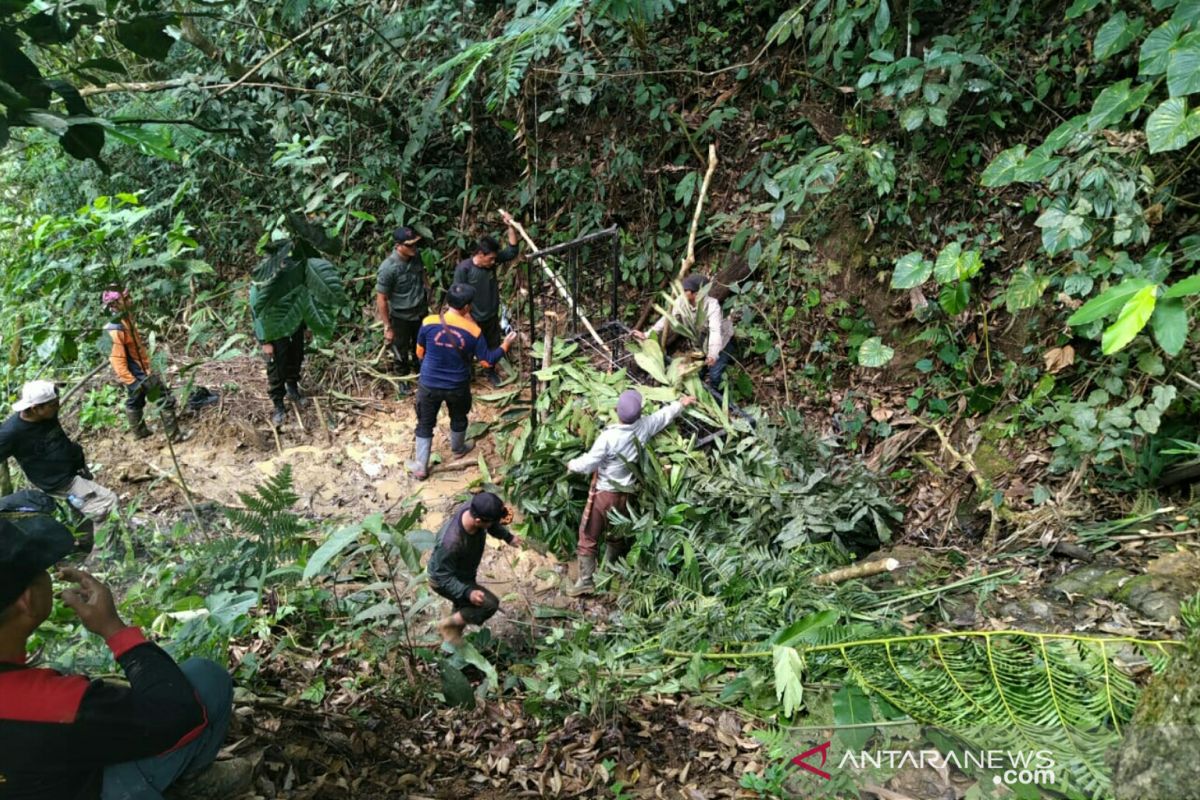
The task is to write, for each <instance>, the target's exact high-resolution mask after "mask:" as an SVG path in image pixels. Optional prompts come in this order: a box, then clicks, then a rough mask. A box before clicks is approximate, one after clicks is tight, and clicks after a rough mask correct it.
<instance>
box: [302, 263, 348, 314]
mask: <svg viewBox="0 0 1200 800" xmlns="http://www.w3.org/2000/svg"><path fill="white" fill-rule="evenodd" d="M305 283H307V285H308V291H309V294H311V295H312V297H313V299H314V300H315V301H317V303H319V304H321V305H324V306H332V305H340V304H342V303H345V302H346V292H345V291H344V290H343V289H342V278H341V276H340V275H338V273H337V269H335V268H334V266H333V264H331V263H329V262H328V261H326V260H325V259H323V258H310V259H308V272H307V275H306V276H305Z"/></svg>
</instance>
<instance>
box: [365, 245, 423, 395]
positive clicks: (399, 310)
mask: <svg viewBox="0 0 1200 800" xmlns="http://www.w3.org/2000/svg"><path fill="white" fill-rule="evenodd" d="M392 238H393V240H394V241H395V245H396V246H395V247H394V248H393V249H392V252H391V253H389V254H388V257H387V258H385V259H384V261H383V263H382V264H380V265H379V277H378V279H377V280H376V281H375V308H376V310H377V311H378V313H379V321H380V322H382V323H383V338H384V339H385V340H386V341H387V343H388V346H389V347H390V348H391V350H392V355H393V356H394V357H395V359H396V367H397V369H399V370H400V374H402V375H409V374H411V373H413V372H416V371H417V370H418V369H419V368H420V362H419V361H418V360H417V332H418V331H419V330H420V329H421V320H422V319H423V318H424V317H425V314H426V313H427V312H428V310H429V304H428V301H427V299H426V298H427V294H426V293H427V291H428V288H429V281H428V279H427V278H426V276H425V265H424V264H423V263H421V258H420V254H419V252H418V250H417V245H418V244H419V243H420V241H421V237H420V236H418V235H417V232H416V231H414V230H413V229H412V228H409V227H407V226H405V227H401V228H397V229H396V231H395V233H394V234H392Z"/></svg>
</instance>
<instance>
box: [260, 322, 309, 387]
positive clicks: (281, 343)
mask: <svg viewBox="0 0 1200 800" xmlns="http://www.w3.org/2000/svg"><path fill="white" fill-rule="evenodd" d="M271 347H273V348H274V349H275V353H274V355H272V356H271V358H270V359H268V360H267V394H269V395H270V396H271V399H272V400H274V401H275V402H277V403H278V402H280V401H282V400H283V396H284V394H286V392H287V388H286V387H287V384H289V383H291V384H297V383H299V382H300V368H301V367H302V366H304V326H303V325H301V326H300V328H299V329H298V330H297V331H296V332H295V333H293V334H292V335H291V336H285V337H284V338H282V339H276V340H275V341H273V342H271Z"/></svg>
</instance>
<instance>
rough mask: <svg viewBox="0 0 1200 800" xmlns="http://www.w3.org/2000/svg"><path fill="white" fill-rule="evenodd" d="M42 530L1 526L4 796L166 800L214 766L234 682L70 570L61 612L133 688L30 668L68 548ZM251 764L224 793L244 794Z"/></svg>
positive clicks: (41, 524) (42, 524)
mask: <svg viewBox="0 0 1200 800" xmlns="http://www.w3.org/2000/svg"><path fill="white" fill-rule="evenodd" d="M23 522H30V521H29V520H25V521H23ZM37 522H38V524H23V525H20V526H17V525H14V524H12V523H10V522H8V521H0V795H3V796H4V797H14V798H18V797H19V798H26V799H27V800H64V799H65V798H72V799H73V800H74V799H80V800H81V799H83V798H100V799H101V800H118V798H120V799H121V800H124V799H125V798H139V799H141V798H145V800H152V799H154V798H158V799H159V800H161V798H162V792H163V791H164V790H166V788H167V787H168V786H169V785H171V784H172V783H174V782H175V781H176V780H177V779H179V778H184V779H187V778H188V777H190V776H196V775H198V774H199V773H200V772H201V771H203V770H205V769H206V768H207V767H208V766H209V765H210V764H212V762H213V759H214V758H216V755H217V752H218V751H219V750H220V748H221V744H222V742H223V741H224V738H225V731H226V729H227V727H228V725H229V718H230V714H231V712H232V706H233V684H232V682H231V681H230V679H229V674H228V673H227V672H226V671H225V670H224V669H223V668H221V667H220V666H218V665H217V664H215V663H213V662H212V661H207V660H202V659H191V660H189V661H185V662H184V663H183V664H182V665H178V664H176V663H175V661H173V660H172V659H171V657H170V656H168V655H167V654H166V653H165V652H163V651H162V650H161V649H159V648H158V647H157V646H156V645H154V644H151V643H150V642H148V641H147V640H146V638H145V637H144V636H143V635H142V633H141V631H139V630H138V629H137V628H131V627H128V626H126V625H125V623H124V622H122V621H121V618H120V616H119V615H118V613H117V609H116V604H115V603H114V601H113V595H112V592H111V591H110V590H109V588H108V587H107V586H105V585H104V584H103V583H101V582H99V581H98V580H96V579H95V578H93V577H92V576H91V575H89V574H88V573H86V572H82V571H80V570H77V569H70V568H66V569H63V570H62V572H61V576H62V577H63V578H64V579H65V580H67V581H70V582H71V583H73V584H77V586H76V587H74V588H70V589H67V590H65V591H63V593H62V600H63V603H65V604H66V605H67V606H68V607H69V608H70V609H71V610H73V611H74V612H75V613H76V614H78V615H79V620H80V622H82V623H83V627H84V628H86V629H87V630H89V631H91V632H92V633H94V634H96V635H97V636H99V637H100V638H101V639H103V640H104V641H105V643H107V645H108V648H109V650H111V651H112V654H113V657H114V658H115V659H116V661H117V663H118V664H120V665H121V669H122V670H123V671H124V673H125V677H126V679H127V680H128V685H126V684H122V683H113V682H109V681H103V680H89V679H88V678H85V677H83V676H82V675H64V674H62V673H60V672H57V671H55V670H52V669H46V668H37V667H32V666H30V665H28V664H27V663H26V660H25V654H26V650H27V648H28V646H29V638H30V636H31V635H32V634H33V633H34V631H36V630H37V628H38V626H40V625H41V624H42V623H43V622H45V621H46V619H47V618H48V617H49V616H50V612H51V610H52V608H53V605H54V597H53V592H52V583H51V579H50V575H49V574H48V573H47V569H49V568H51V567H52V566H54V565H55V564H56V563H57V562H58V561H59V560H61V559H62V558H64V557H65V556H66V555H68V554H69V553H70V552H71V551H72V549H73V542H72V539H71V534H70V533H69V532H68V531H67V529H66V528H64V527H63V526H62V525H61V524H59V523H58V522H56V521H55V520H53V519H51V518H49V517H41V518H40V519H38V520H37ZM248 767H249V764H248V763H246V764H245V768H244V769H243V771H242V774H240V775H228V774H227V775H225V776H224V780H222V781H221V784H222V785H221V788H222V789H223V790H224V793H223V795H222V796H234V794H235V793H236V791H237V790H238V789H239V785H240V789H241V790H243V791H244V790H245V789H246V788H249V782H250V774H249V769H248ZM220 772H223V773H227V772H229V770H225V769H222V770H220ZM205 777H206V778H211V777H212V774H211V773H210V774H208V775H206V776H205ZM205 783H208V784H209V786H212V785H213V784H212V783H209V781H207V780H206V781H205Z"/></svg>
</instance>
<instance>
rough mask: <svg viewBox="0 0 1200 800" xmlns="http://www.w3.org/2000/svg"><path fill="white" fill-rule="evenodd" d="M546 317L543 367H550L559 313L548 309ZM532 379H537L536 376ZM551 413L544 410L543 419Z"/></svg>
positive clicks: (543, 340) (548, 410)
mask: <svg viewBox="0 0 1200 800" xmlns="http://www.w3.org/2000/svg"><path fill="white" fill-rule="evenodd" d="M546 317H547V323H546V335H545V338H543V339H542V369H550V362H551V360H552V359H553V358H554V329H555V327H556V323H557V322H558V314H555V313H554V312H553V311H547V312H546ZM532 379H533V380H536V378H532ZM549 414H550V409H548V408H547V409H546V410H545V411H543V412H542V420H543V421H545V419H546V417H547V416H548V415H549Z"/></svg>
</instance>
